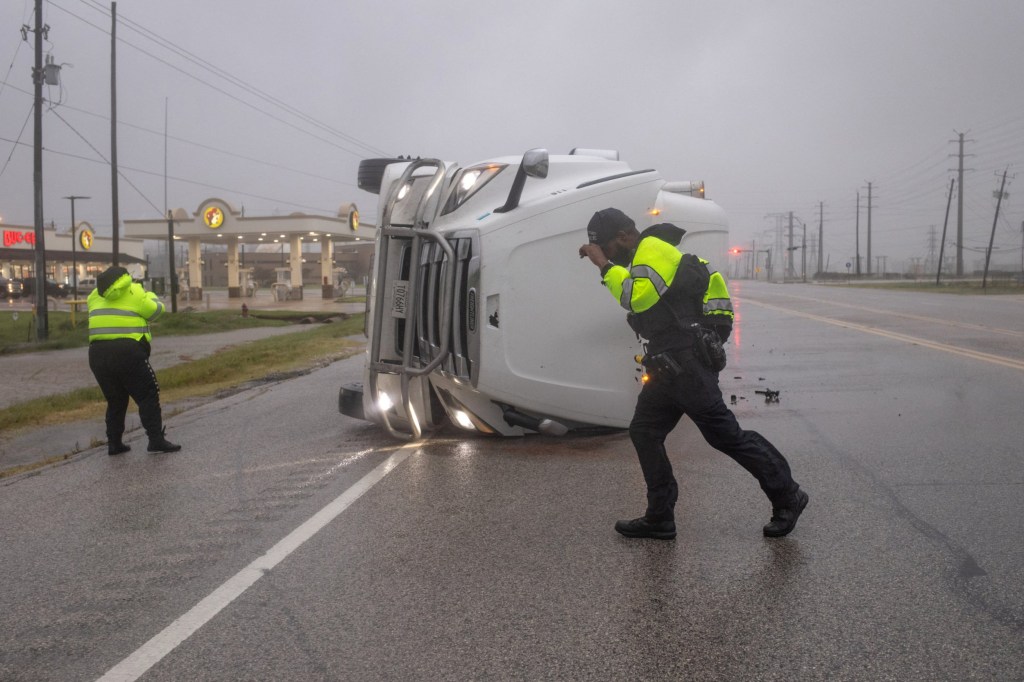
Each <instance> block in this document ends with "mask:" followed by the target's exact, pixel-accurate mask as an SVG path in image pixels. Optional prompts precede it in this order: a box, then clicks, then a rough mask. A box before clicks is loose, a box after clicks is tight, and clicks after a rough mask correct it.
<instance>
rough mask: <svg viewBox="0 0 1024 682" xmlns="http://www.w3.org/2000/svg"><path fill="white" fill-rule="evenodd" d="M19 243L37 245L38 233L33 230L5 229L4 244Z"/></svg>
mask: <svg viewBox="0 0 1024 682" xmlns="http://www.w3.org/2000/svg"><path fill="white" fill-rule="evenodd" d="M18 244H28V245H29V246H35V245H36V233H35V232H33V231H32V230H25V231H24V232H22V231H21V230H4V246H8V247H10V246H17V245H18Z"/></svg>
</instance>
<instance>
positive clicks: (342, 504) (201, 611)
mask: <svg viewBox="0 0 1024 682" xmlns="http://www.w3.org/2000/svg"><path fill="white" fill-rule="evenodd" d="M416 447H419V443H407V444H406V445H403V446H402V447H401V448H399V449H398V450H396V451H395V452H393V453H392V454H391V456H390V457H388V458H387V459H386V460H384V461H383V462H382V463H381V464H379V465H378V466H377V468H375V469H374V470H373V471H371V472H370V473H368V474H366V475H365V476H363V477H362V478H361V479H359V480H358V481H357V482H356V483H355V484H354V485H353V486H352V487H351V488H349V489H348V490H346V491H345V492H343V493H342V494H341V495H339V496H338V497H336V498H334V500H333V501H331V502H330V503H329V504H328V505H327V506H326V507H324V508H323V509H321V510H320V511H318V512H317V513H316V514H314V515H313V516H311V517H310V518H309V519H308V520H307V521H305V522H304V523H303V524H302V525H301V526H299V527H298V528H296V529H295V530H293V531H292V532H291V533H289V534H288V535H286V536H285V537H284V538H282V539H281V540H280V541H279V542H278V543H277V544H276V545H274V546H273V547H271V548H270V550H268V551H267V553H266V554H264V555H263V556H261V557H260V558H258V559H256V560H255V561H253V562H252V563H251V564H249V565H248V566H246V567H245V568H243V569H242V570H241V571H239V572H238V573H236V574H235V575H234V576H232V577H231V578H229V579H228V580H227V582H225V583H224V584H222V585H221V586H220V587H218V588H217V589H216V590H214V591H213V592H211V593H210V594H209V595H208V596H207V597H205V598H204V599H203V600H202V601H200V602H199V603H198V604H196V605H195V606H193V607H192V608H191V609H190V610H189V611H188V612H186V613H185V614H183V615H182V616H180V617H179V618H178V619H177V620H175V621H174V622H173V623H171V624H170V625H168V626H167V627H166V628H164V629H163V630H162V631H161V632H160V633H158V634H157V635H156V636H155V637H153V638H152V639H151V640H149V641H148V642H146V643H145V644H143V645H142V646H141V647H139V648H138V649H136V650H135V652H134V653H132V654H131V655H130V656H128V657H127V658H125V659H124V660H123V661H121V662H120V663H118V664H117V665H115V666H114V667H113V668H111V669H110V670H108V671H107V672H106V674H104V675H103V677H100V678H99V680H100V682H114V681H117V682H128V681H133V680H137V679H138V678H139V677H141V676H142V675H143V674H144V673H145V672H146V671H147V670H149V669H150V668H152V667H153V666H154V665H156V664H157V663H159V662H160V661H161V659H163V658H164V656H166V655H167V654H169V653H171V652H172V651H173V650H174V649H175V648H176V647H177V646H178V645H179V644H181V643H182V642H184V641H185V640H186V639H188V638H189V637H191V636H192V633H194V632H195V631H196V630H198V629H199V628H201V627H203V625H205V624H206V623H208V622H209V621H210V620H211V619H212V618H213V617H214V616H216V615H217V614H218V613H219V612H220V611H221V609H223V608H224V607H225V606H227V605H228V604H230V603H231V602H233V601H234V600H235V599H237V598H238V597H239V596H241V595H242V593H243V592H245V591H246V590H247V589H249V588H250V587H252V585H253V584H254V583H255V582H256V581H257V580H259V579H260V578H262V577H263V576H264V575H265V574H266V573H267V572H268V571H270V570H271V569H272V568H274V567H275V566H277V565H278V564H279V563H281V561H283V560H284V559H285V558H286V557H287V556H288V555H289V554H291V553H292V552H294V551H295V550H296V549H298V548H299V547H300V546H301V545H302V543H304V542H305V541H306V540H309V539H310V538H311V537H313V536H314V535H316V534H317V533H318V532H319V531H320V530H321V529H322V528H323V527H324V526H326V525H327V524H328V523H330V522H331V521H333V520H334V519H335V518H336V517H337V516H338V515H339V514H341V512H343V511H345V510H346V509H347V508H348V507H349V506H350V505H351V504H352V503H353V502H355V501H356V500H358V499H359V498H360V497H361V496H362V495H363V493H365V492H366V491H367V490H369V489H370V488H372V487H373V486H374V485H376V484H377V483H379V482H380V481H381V480H382V479H383V478H384V477H385V476H387V475H388V474H389V473H391V471H393V470H394V469H395V468H396V467H397V466H398V465H399V464H401V463H402V462H404V461H405V460H406V458H408V457H409V455H410V454H412V450H413V449H415V448H416Z"/></svg>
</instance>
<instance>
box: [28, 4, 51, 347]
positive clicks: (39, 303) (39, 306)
mask: <svg viewBox="0 0 1024 682" xmlns="http://www.w3.org/2000/svg"><path fill="white" fill-rule="evenodd" d="M35 7H36V22H35V28H34V29H32V33H34V34H35V41H36V44H35V56H36V59H35V66H34V67H33V69H32V82H33V84H34V85H35V103H34V104H33V110H32V113H33V122H34V125H35V140H34V142H33V149H34V152H33V161H32V188H33V194H34V205H35V211H34V212H35V241H36V243H35V266H36V273H35V274H36V339H37V340H39V341H45V340H46V339H47V338H48V337H49V333H50V320H49V317H48V315H47V309H46V243H45V236H44V232H43V228H44V225H43V78H44V74H43V40H44V39H46V38H47V37H48V34H49V32H50V27H49V26H43V0H36V3H35ZM22 31H23V32H24V33H25V35H26V36H27V31H28V27H27V26H25V27H23V28H22ZM26 39H27V38H26Z"/></svg>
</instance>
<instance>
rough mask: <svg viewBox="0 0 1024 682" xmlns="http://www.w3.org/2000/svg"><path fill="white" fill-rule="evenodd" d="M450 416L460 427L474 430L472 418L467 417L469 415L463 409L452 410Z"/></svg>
mask: <svg viewBox="0 0 1024 682" xmlns="http://www.w3.org/2000/svg"><path fill="white" fill-rule="evenodd" d="M452 416H453V417H454V418H455V423H456V424H458V425H459V426H461V427H462V428H464V429H469V430H470V431H476V425H475V424H473V420H472V419H470V418H469V415H468V414H467V413H466V412H465V411H464V410H452Z"/></svg>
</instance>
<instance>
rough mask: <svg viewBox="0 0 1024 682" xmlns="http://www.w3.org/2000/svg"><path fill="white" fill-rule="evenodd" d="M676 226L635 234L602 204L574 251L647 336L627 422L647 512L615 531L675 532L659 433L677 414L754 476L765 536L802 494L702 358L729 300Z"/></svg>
mask: <svg viewBox="0 0 1024 682" xmlns="http://www.w3.org/2000/svg"><path fill="white" fill-rule="evenodd" d="M684 233H685V230H683V229H682V228H679V227H677V226H675V225H672V224H670V223H661V224H658V225H652V226H651V227H649V228H647V229H646V230H644V231H643V233H641V232H639V231H638V230H637V229H636V226H635V223H634V222H633V221H632V220H631V219H630V218H629V217H628V216H627V215H626V214H624V213H623V212H622V211H620V210H618V209H616V208H606V209H604V210H601V211H598V212H597V213H595V214H594V216H593V217H592V218H591V220H590V223H589V224H588V225H587V235H588V237H589V241H588V243H586V244H584V245H583V246H581V247H580V249H579V255H580V257H581V258H583V257H586V258H589V259H590V261H591V262H592V263H593V264H594V265H596V266H597V267H598V268H600V269H601V278H602V282H603V284H604V285H605V286H606V287H607V288H608V290H609V291H610V292H611V293H612V295H613V296H614V297H615V298H616V300H618V301H619V303H620V305H621V306H622V307H623V308H625V309H626V310H627V311H628V314H627V321H628V322H629V324H630V327H632V328H633V330H634V331H635V332H636V333H637V334H638V335H639V336H640V337H642V338H643V339H644V340H645V341H646V346H645V350H646V354H645V356H644V365H645V367H647V369H648V373H649V374H650V377H651V378H650V381H648V382H647V383H646V384H645V385H644V387H643V388H642V389H641V391H640V396H639V398H638V399H637V403H636V411H635V412H634V414H633V420H632V422H631V423H630V425H629V435H630V438H631V439H632V441H633V445H634V447H635V448H636V452H637V457H638V458H639V460H640V468H641V469H642V470H643V474H644V481H645V482H646V484H647V511H646V513H645V514H644V515H643V516H641V517H639V518H636V519H632V520H629V521H618V522H616V524H615V530H616V531H618V532H619V533H621V534H622V535H625V536H626V537H631V538H658V539H662V540H671V539H672V538H674V537H675V536H676V525H675V504H676V498H677V497H678V490H679V489H678V486H677V484H676V479H675V477H674V476H673V474H672V465H671V463H670V462H669V458H668V455H667V453H666V452H665V438H666V437H667V436H668V434H669V433H670V432H671V431H672V429H674V428H675V426H676V424H677V423H678V422H679V419H680V418H681V417H682V416H683V415H684V414H685V415H689V417H690V419H692V420H693V422H694V424H696V425H697V428H698V429H700V432H701V435H703V436H704V439H705V440H706V441H707V442H708V444H709V445H711V446H712V447H713V448H715V449H716V450H720V451H721V452H724V453H725V454H726V455H728V456H729V457H731V458H732V459H734V460H735V461H736V462H737V463H738V464H739V465H740V466H742V467H743V468H744V469H746V470H747V471H748V472H750V473H751V474H752V475H753V476H754V477H755V478H756V479H757V481H758V483H760V485H761V489H762V490H763V491H764V493H765V495H767V497H768V499H769V500H770V501H771V504H772V517H771V520H770V521H769V523H768V524H767V525H765V526H764V528H763V532H764V535H766V536H768V537H780V536H783V535H787V534H789V533H790V531H792V530H793V528H794V527H795V526H796V522H797V519H799V518H800V514H801V512H803V510H804V507H806V506H807V500H808V496H807V493H806V492H804V491H803V490H801V489H800V486H799V485H798V484H797V483H796V481H794V480H793V476H792V474H791V473H790V469H789V464H788V463H787V462H786V459H785V457H783V456H782V454H781V453H780V452H779V451H778V450H777V449H775V446H773V445H772V444H771V443H770V442H768V440H767V439H766V438H765V437H764V436H762V435H761V434H759V433H757V432H756V431H744V430H743V429H741V428H740V426H739V424H738V423H737V422H736V417H735V416H734V415H733V413H732V412H731V411H730V410H729V408H728V407H726V405H725V402H724V401H723V400H722V391H721V389H720V388H719V386H718V371H716V369H714V368H713V367H709V366H706V365H707V364H709V363H708V361H707V359H706V356H705V354H704V353H703V352H702V350H703V349H704V348H705V346H704V345H702V344H701V340H700V335H701V331H700V330H701V328H705V329H713V330H714V331H715V332H716V333H717V334H718V336H719V337H720V339H721V341H725V340H726V339H727V338H728V336H729V333H730V332H731V330H732V318H733V311H732V304H731V302H730V300H729V292H728V290H727V289H726V286H725V280H724V279H723V278H722V276H721V275H720V274H719V273H718V272H715V273H710V272H709V271H708V269H707V261H705V260H703V259H700V258H697V257H696V256H694V255H692V254H683V253H680V251H679V249H678V248H677V246H678V245H679V242H680V241H681V240H682V238H683V234H684ZM713 341H717V340H713ZM702 356H704V362H702V361H701V359H700V358H701V357H702Z"/></svg>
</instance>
